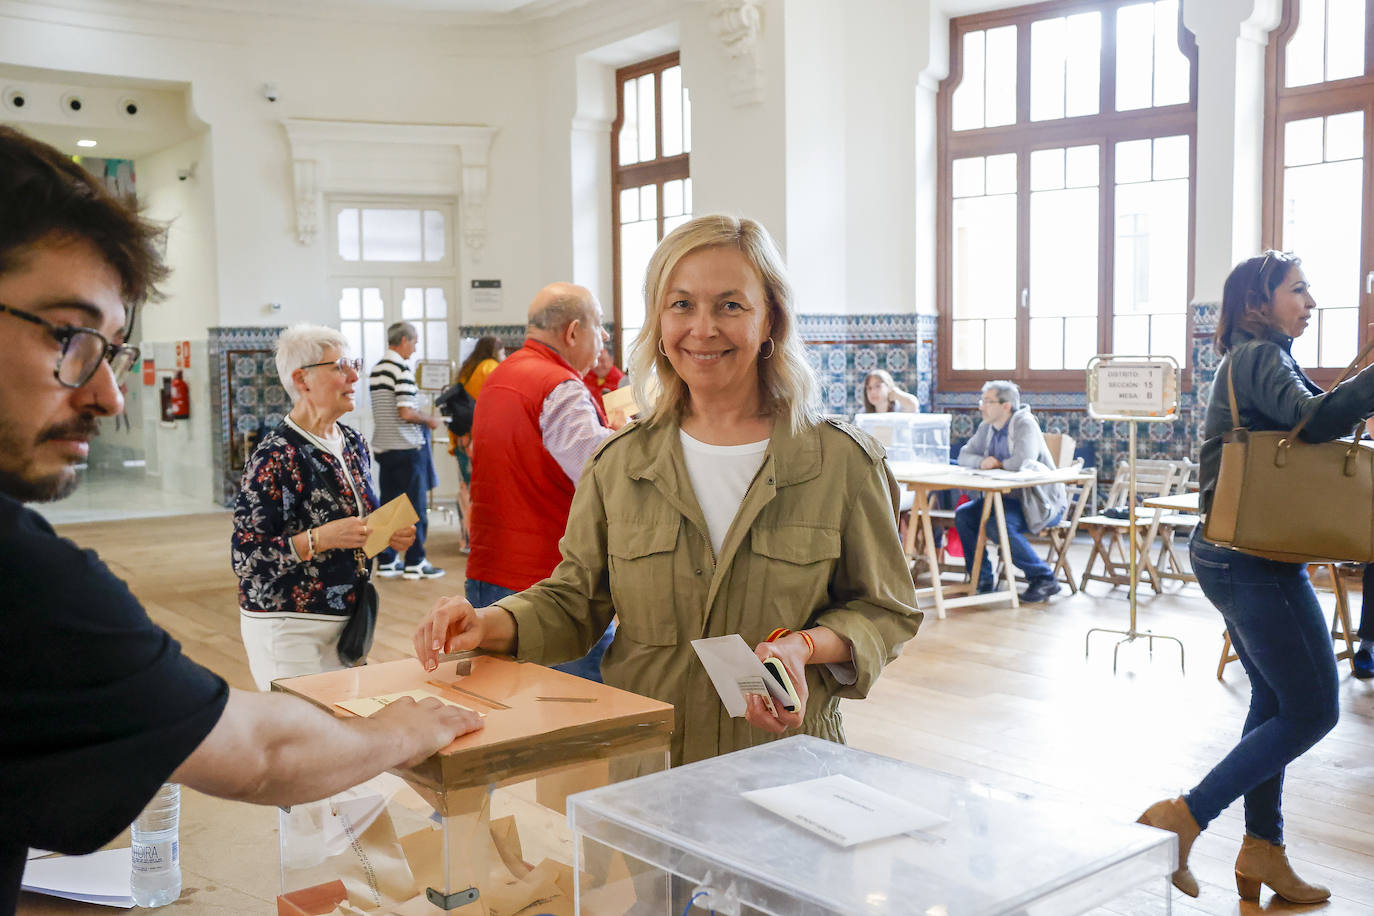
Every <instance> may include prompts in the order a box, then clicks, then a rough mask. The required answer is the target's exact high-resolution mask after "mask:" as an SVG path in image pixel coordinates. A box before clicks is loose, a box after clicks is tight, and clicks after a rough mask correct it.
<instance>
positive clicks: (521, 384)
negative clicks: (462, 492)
mask: <svg viewBox="0 0 1374 916" xmlns="http://www.w3.org/2000/svg"><path fill="white" fill-rule="evenodd" d="M525 334H526V336H525V345H524V346H523V347H521V348H520V349H519V350H516V351H515V352H514V353H512V354H511V355H510V356H508V357H506V359H505V361H504V362H502V363H501V365H499V366H497V367H496V369H494V370H493V371H492V373H491V375H489V376H488V377H487V381H486V384H485V385H483V386H482V396H481V397H480V398H478V399H477V411H476V413H475V415H474V416H473V420H472V484H471V487H470V488H469V489H470V492H471V494H472V516H471V518H470V520H469V522H468V526H469V533H470V540H471V552H470V553H469V554H468V563H467V585H466V587H465V591H466V597H467V599H468V600H469V601H471V602H472V604H473V606H474V607H486V606H487V605H489V604H492V603H493V602H495V601H497V600H498V599H500V598H504V597H506V596H507V595H512V594H514V593H516V592H518V591H523V590H524V589H526V588H529V587H530V586H531V585H534V584H535V583H536V582H539V581H540V580H541V579H544V578H546V577H547V576H548V575H549V574H550V573H552V572H553V569H554V567H555V566H557V565H558V562H559V560H561V559H562V555H561V554H560V553H559V551H558V541H559V539H560V538H561V537H562V536H563V529H564V528H565V527H567V524H568V509H569V507H570V506H571V505H572V498H573V489H574V487H575V485H576V483H577V479H578V478H579V477H581V476H582V468H583V465H585V464H586V462H587V459H588V458H590V457H591V455H592V452H594V451H596V448H597V446H599V445H600V444H601V443H602V442H603V441H605V440H606V438H607V437H609V436H610V435H611V433H612V429H611V427H610V426H609V425H608V424H607V422H606V412H605V410H604V409H603V408H602V407H601V405H600V404H599V403H597V402H596V401H595V400H593V399H592V395H591V392H590V391H589V390H588V388H587V386H586V385H585V384H583V382H582V377H583V376H584V375H586V374H587V373H588V372H589V371H590V370H591V368H592V366H593V365H594V364H595V363H596V358H597V356H598V355H599V354H600V353H601V351H602V349H603V347H604V345H605V342H606V340H607V335H606V332H605V330H604V329H603V328H602V325H601V305H600V304H599V303H598V302H597V301H596V297H595V296H593V295H592V293H591V291H590V290H588V289H586V288H584V287H581V286H575V285H573V284H571V283H553V284H550V285H549V286H546V287H544V288H543V289H542V290H540V291H539V293H538V295H536V296H535V297H534V301H533V302H531V303H530V311H529V325H528V328H527V329H526V332H525ZM614 631H615V626H614V624H613V625H612V626H611V628H610V629H609V630H607V631H606V634H605V635H604V636H603V637H602V638H601V640H600V641H599V642H598V643H597V645H596V646H595V647H594V648H593V649H592V651H591V652H589V653H587V655H586V656H585V657H584V658H581V659H578V660H577V661H574V662H569V663H567V664H566V665H560V666H559V667H560V668H561V669H562V670H565V671H569V672H571V673H573V674H580V675H582V676H583V677H588V678H591V679H592V680H597V681H599V680H601V656H602V654H604V652H605V650H606V646H607V645H609V644H610V641H611V637H612V636H613V634H614Z"/></svg>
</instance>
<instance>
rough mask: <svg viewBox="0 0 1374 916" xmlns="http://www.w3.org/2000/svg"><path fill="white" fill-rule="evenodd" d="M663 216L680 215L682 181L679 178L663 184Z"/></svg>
mask: <svg viewBox="0 0 1374 916" xmlns="http://www.w3.org/2000/svg"><path fill="white" fill-rule="evenodd" d="M663 215H664V216H665V217H667V216H681V215H682V179H680V178H675V179H673V180H672V181H665V182H664V183H663ZM665 231H666V230H665Z"/></svg>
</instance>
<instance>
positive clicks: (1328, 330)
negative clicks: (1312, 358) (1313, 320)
mask: <svg viewBox="0 0 1374 916" xmlns="http://www.w3.org/2000/svg"><path fill="white" fill-rule="evenodd" d="M1317 314H1318V315H1319V316H1320V321H1319V325H1320V328H1321V341H1320V346H1321V353H1320V358H1321V365H1322V366H1326V367H1329V368H1333V369H1341V368H1344V367H1346V366H1348V365H1350V361H1351V360H1352V359H1354V358H1355V353H1356V352H1357V351H1358V343H1359V339H1360V327H1359V323H1360V310H1359V309H1353V308H1352V309H1321V310H1319V311H1318V313H1317ZM1311 333H1312V331H1311V329H1309V330H1308V332H1307V334H1311ZM1307 334H1304V335H1303V336H1304V337H1306V336H1307Z"/></svg>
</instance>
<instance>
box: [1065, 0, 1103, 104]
mask: <svg viewBox="0 0 1374 916" xmlns="http://www.w3.org/2000/svg"><path fill="white" fill-rule="evenodd" d="M1066 22H1067V42H1068V59H1067V60H1066V61H1065V68H1066V72H1065V79H1064V88H1065V100H1064V104H1065V107H1064V113H1065V114H1066V115H1068V116H1069V117H1071V118H1074V117H1078V116H1079V115H1092V114H1097V112H1098V110H1099V101H1100V92H1099V90H1100V88H1101V85H1100V84H1101V82H1102V14H1101V13H1080V14H1078V15H1077V16H1070V17H1068V19H1067V20H1066Z"/></svg>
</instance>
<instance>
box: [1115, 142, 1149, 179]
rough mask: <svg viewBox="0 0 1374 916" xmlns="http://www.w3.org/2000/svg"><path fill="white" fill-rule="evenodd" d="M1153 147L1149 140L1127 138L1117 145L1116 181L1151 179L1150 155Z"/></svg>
mask: <svg viewBox="0 0 1374 916" xmlns="http://www.w3.org/2000/svg"><path fill="white" fill-rule="evenodd" d="M1151 151H1152V147H1151V146H1150V141H1149V140H1126V141H1123V142H1121V143H1118V144H1117V145H1116V181H1117V184H1122V183H1125V182H1128V181H1149V180H1150V157H1151Z"/></svg>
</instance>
